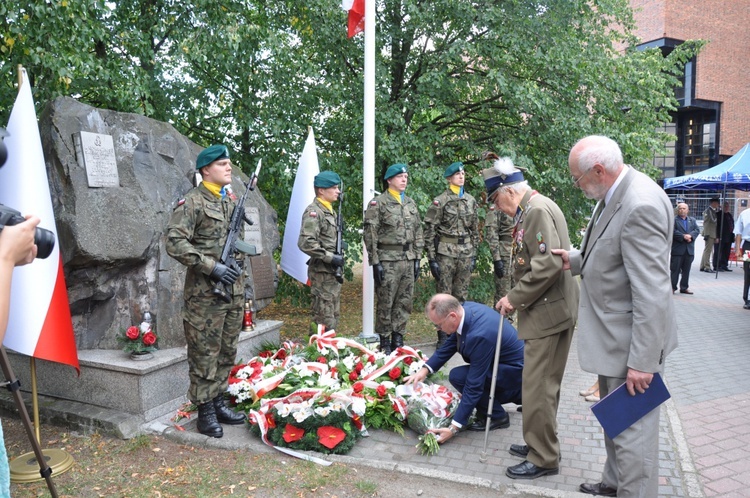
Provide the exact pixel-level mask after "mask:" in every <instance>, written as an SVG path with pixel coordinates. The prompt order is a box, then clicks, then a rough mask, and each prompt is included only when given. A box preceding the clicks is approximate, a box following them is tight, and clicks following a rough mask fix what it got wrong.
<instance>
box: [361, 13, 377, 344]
mask: <svg viewBox="0 0 750 498" xmlns="http://www.w3.org/2000/svg"><path fill="white" fill-rule="evenodd" d="M364 93H365V102H364V107H365V109H364V111H365V112H364V144H363V160H362V163H363V164H362V168H363V170H362V203H363V204H362V214H363V218H364V212H365V210H366V209H367V204H368V203H369V202H370V199H372V197H373V195H374V193H375V1H374V0H366V1H365V92H364ZM368 261H369V258H368V256H367V249H366V248H365V247H364V245H362V262H363V264H362V334H361V335H360V337H361V338H362V339H364V340H365V342H376V341H377V337H376V336H375V333H374V331H373V316H374V310H375V283H374V281H373V278H372V272H371V271H369V268H368Z"/></svg>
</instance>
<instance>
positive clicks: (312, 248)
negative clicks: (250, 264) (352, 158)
mask: <svg viewBox="0 0 750 498" xmlns="http://www.w3.org/2000/svg"><path fill="white" fill-rule="evenodd" d="M340 185H341V178H340V177H339V175H337V174H336V173H334V172H333V171H323V172H322V173H319V174H318V175H316V176H315V179H314V180H313V188H315V199H314V200H313V201H312V203H311V204H310V205H309V206H307V208H305V212H304V213H303V214H302V227H301V229H300V234H299V239H298V240H297V246H298V247H299V248H300V250H301V251H302V252H304V253H305V254H307V255H308V256H310V260H309V261H308V263H307V278H308V279H309V281H310V293H311V294H312V320H313V323H312V327H311V330H312V331H313V332H315V331H317V329H318V325H319V324H323V325H325V328H326V330H333V329H335V328H336V325H337V324H338V320H339V308H340V298H341V283H342V281H341V280H343V279H341V280H340V279H338V278H336V270H337V269H339V268H343V266H344V255H343V254H336V241H337V238H338V232H337V225H336V214H335V213H334V210H333V203H334V202H336V201H337V200H339V196H340V195H341V190H340V188H339V187H340Z"/></svg>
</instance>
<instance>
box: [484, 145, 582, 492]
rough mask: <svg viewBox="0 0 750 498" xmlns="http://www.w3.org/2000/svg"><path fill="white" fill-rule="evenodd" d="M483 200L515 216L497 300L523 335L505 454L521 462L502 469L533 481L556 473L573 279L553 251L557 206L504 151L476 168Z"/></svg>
mask: <svg viewBox="0 0 750 498" xmlns="http://www.w3.org/2000/svg"><path fill="white" fill-rule="evenodd" d="M482 175H483V176H484V182H485V187H486V188H487V198H488V199H489V200H490V201H491V202H494V204H495V208H496V209H499V210H500V211H502V212H504V213H505V214H507V215H510V216H514V218H515V221H516V223H515V227H514V230H513V242H512V245H513V254H514V257H513V261H512V262H511V264H512V266H513V268H512V271H513V281H514V285H513V288H512V289H511V290H510V292H508V294H507V295H506V296H504V297H503V298H502V299H500V301H498V303H497V304H496V306H495V307H496V308H497V309H498V310H500V312H501V313H502V314H503V315H506V316H507V315H508V314H510V313H512V312H513V311H515V310H517V313H518V337H519V339H522V340H524V341H525V347H524V369H523V380H522V387H521V398H522V400H523V438H524V440H525V442H526V444H524V445H521V444H513V445H511V447H510V453H511V454H512V455H515V456H519V457H521V458H523V459H524V461H523V462H522V463H520V464H518V465H513V466H511V467H508V468H507V469H506V471H505V474H506V475H507V476H508V477H510V478H512V479H535V478H537V477H540V476H544V475H555V474H557V473H558V472H559V465H560V464H559V459H560V442H559V441H558V439H557V407H558V404H559V401H560V383H561V382H562V378H563V374H564V373H565V365H566V362H567V358H568V351H569V350H570V343H571V341H572V339H573V329H574V328H575V324H576V319H577V316H578V297H579V289H578V283H577V282H576V281H575V279H574V278H573V276H572V275H571V273H570V270H566V271H563V269H562V261H561V260H560V258H559V257H557V256H555V255H554V254H552V249H558V248H562V249H565V250H569V249H570V239H569V237H568V225H567V223H566V222H565V216H563V213H562V211H560V208H559V207H558V206H557V205H556V204H555V203H554V202H552V201H551V200H550V199H548V198H547V197H544V196H543V195H541V194H539V193H538V192H536V191H535V190H532V189H531V188H530V187H529V184H528V183H527V182H526V180H525V179H524V176H523V171H521V170H520V169H518V168H516V167H514V165H513V162H512V160H511V159H510V158H508V157H501V158H499V159H497V160H496V161H495V162H494V166H493V167H492V168H488V169H485V170H483V171H482Z"/></svg>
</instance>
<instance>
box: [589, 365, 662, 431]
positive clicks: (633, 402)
mask: <svg viewBox="0 0 750 498" xmlns="http://www.w3.org/2000/svg"><path fill="white" fill-rule="evenodd" d="M669 398H670V394H669V391H667V386H665V385H664V381H663V380H662V378H661V375H659V373H658V372H657V373H655V374H654V378H653V379H652V380H651V383H650V384H649V385H648V389H646V392H644V393H643V394H641V393H639V392H638V391H636V392H635V396H631V395H630V393H628V388H627V387H626V385H625V383H623V384H622V385H620V387H618V388H617V389H615V390H614V391H612V392H611V393H609V394H607V395H606V396H605V397H603V398H602V399H601V400H599V401H597V402H596V403H594V404H593V405H591V411H592V412H594V415H596V418H597V419H598V420H599V423H600V424H601V425H602V428H603V429H604V432H605V433H606V434H607V436H608V437H609V438H610V439H614V438H615V437H617V436H618V435H619V434H620V433H621V432H622V431H624V430H625V429H627V428H628V427H630V426H631V425H633V424H634V423H635V422H637V421H638V420H640V419H641V417H643V416H644V415H646V414H647V413H648V412H650V411H651V410H653V409H654V408H657V407H658V406H659V405H661V404H662V403H664V402H665V401H666V400H668V399H669Z"/></svg>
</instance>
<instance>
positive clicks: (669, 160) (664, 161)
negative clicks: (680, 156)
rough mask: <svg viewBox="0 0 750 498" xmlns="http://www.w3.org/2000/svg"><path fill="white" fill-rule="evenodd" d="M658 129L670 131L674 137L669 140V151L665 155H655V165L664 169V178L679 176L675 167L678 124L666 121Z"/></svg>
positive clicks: (667, 147) (665, 131)
mask: <svg viewBox="0 0 750 498" xmlns="http://www.w3.org/2000/svg"><path fill="white" fill-rule="evenodd" d="M657 131H661V132H664V133H668V134H669V135H672V138H671V139H670V140H669V142H667V144H666V149H667V152H666V154H664V155H663V156H654V166H656V167H657V168H659V169H660V170H661V171H662V178H671V177H673V176H677V174H676V169H675V163H676V161H675V157H676V156H675V154H676V152H675V150H676V147H677V125H676V124H675V123H664V124H663V125H662V126H661V127H660V128H658V129H657Z"/></svg>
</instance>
